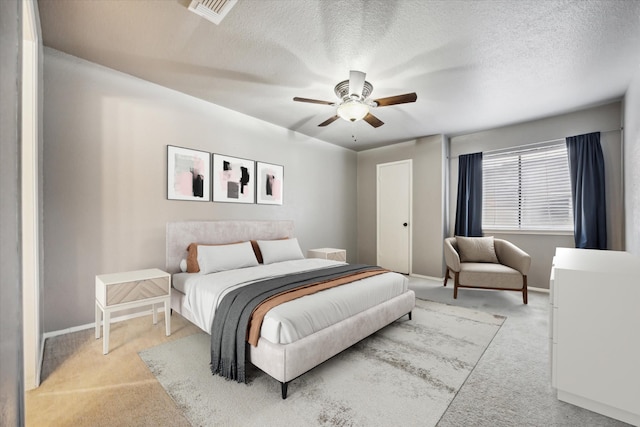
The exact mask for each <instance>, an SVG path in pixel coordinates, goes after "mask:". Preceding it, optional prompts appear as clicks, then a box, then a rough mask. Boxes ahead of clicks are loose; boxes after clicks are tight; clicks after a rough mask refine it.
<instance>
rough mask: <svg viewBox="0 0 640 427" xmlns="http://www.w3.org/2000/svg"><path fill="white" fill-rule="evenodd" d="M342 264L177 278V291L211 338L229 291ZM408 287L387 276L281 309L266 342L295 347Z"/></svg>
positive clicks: (307, 263) (304, 263) (274, 313)
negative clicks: (314, 334) (274, 278)
mask: <svg viewBox="0 0 640 427" xmlns="http://www.w3.org/2000/svg"><path fill="white" fill-rule="evenodd" d="M340 264H343V263H341V262H337V261H331V260H324V259H319V258H310V259H301V260H295V261H285V262H279V263H275V264H268V265H259V266H257V267H249V268H243V269H239V270H231V271H223V272H219V273H213V274H187V273H181V274H176V275H174V279H173V286H174V287H175V288H176V289H178V290H180V291H181V292H183V293H184V294H185V298H184V307H185V308H186V309H187V310H189V312H190V313H191V314H192V315H193V320H194V321H195V323H196V325H197V326H199V327H200V328H201V329H203V330H205V331H208V332H209V333H211V324H212V322H213V317H214V315H215V310H216V308H217V307H218V305H219V304H220V301H221V300H222V298H223V297H224V295H226V294H227V293H228V292H229V291H231V290H233V289H235V288H237V287H239V286H247V285H250V284H251V283H253V282H255V281H257V280H262V279H266V278H269V277H275V276H281V275H284V274H289V273H296V272H301V271H308V270H313V269H317V268H326V267H330V266H334V265H340ZM408 284H409V281H408V279H407V278H406V277H404V276H402V275H400V274H397V273H385V274H380V275H377V276H372V277H369V278H367V279H363V280H358V281H356V282H353V283H350V284H347V285H342V286H337V287H335V288H331V289H327V290H324V291H321V292H318V293H316V294H313V295H308V296H305V297H302V298H298V299H296V300H293V301H290V302H287V303H284V304H281V305H279V306H277V307H274V308H273V309H271V310H270V311H269V312H268V313H267V315H266V316H265V318H264V322H263V324H262V329H261V336H262V337H263V338H265V339H267V340H269V341H271V342H273V343H276V344H289V343H292V342H294V341H296V340H298V339H300V338H304V337H305V336H307V335H311V334H313V333H314V332H317V331H319V330H321V329H323V328H326V327H327V326H330V325H333V324H335V323H337V322H339V321H341V320H344V319H346V318H348V317H350V316H353V315H354V314H357V313H360V312H362V311H364V310H366V309H368V308H371V307H373V306H375V305H377V304H380V303H381V302H383V301H386V300H388V299H390V298H393V297H395V296H397V295H400V294H401V293H403V292H406V291H407V289H408Z"/></svg>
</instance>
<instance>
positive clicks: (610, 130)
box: [448, 127, 624, 160]
mask: <svg viewBox="0 0 640 427" xmlns="http://www.w3.org/2000/svg"><path fill="white" fill-rule="evenodd" d="M622 130H624V127H620V128H618V129H609V130H602V131H599V132H600V133H609V132H621V131H622ZM596 132H598V131H596ZM572 136H573V135H572ZM560 141H566V137H565V138H556V139H549V140H547V141H540V142H532V143H529V144H523V145H516V146H514V147H506V148H496V149H495V150H486V151H482V153H483V154H491V153H498V152H500V151H510V150H514V149H520V148H526V147H535V146H536V145H545V144H550V143H552V142H560ZM457 157H459V156H453V157H449V158H448V159H449V160H451V159H455V158H457Z"/></svg>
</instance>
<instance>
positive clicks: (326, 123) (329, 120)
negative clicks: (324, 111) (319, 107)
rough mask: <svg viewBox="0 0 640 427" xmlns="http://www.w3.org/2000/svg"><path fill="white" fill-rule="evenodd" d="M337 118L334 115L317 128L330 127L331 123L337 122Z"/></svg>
mask: <svg viewBox="0 0 640 427" xmlns="http://www.w3.org/2000/svg"><path fill="white" fill-rule="evenodd" d="M338 118H339V117H338V116H337V115H335V116H333V117H331V118H328V119H327V120H325V121H324V122H322V123H320V124H319V125H318V126H327V125H330V124H331V123H333V122H335V121H336V120H338Z"/></svg>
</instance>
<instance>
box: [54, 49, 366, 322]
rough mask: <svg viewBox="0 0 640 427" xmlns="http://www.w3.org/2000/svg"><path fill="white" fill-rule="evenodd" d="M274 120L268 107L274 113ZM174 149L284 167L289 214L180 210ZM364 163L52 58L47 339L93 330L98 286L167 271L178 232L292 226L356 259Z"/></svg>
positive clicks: (278, 209) (261, 208)
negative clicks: (183, 225) (103, 279)
mask: <svg viewBox="0 0 640 427" xmlns="http://www.w3.org/2000/svg"><path fill="white" fill-rule="evenodd" d="M265 108H268V106H265ZM167 145H177V146H182V147H188V148H193V149H199V150H203V151H208V152H212V153H213V152H215V153H220V154H225V155H230V156H236V157H242V158H247V159H253V160H260V161H265V162H270V163H276V164H280V165H284V205H283V206H270V205H244V204H234V203H213V202H186V201H173V200H171V201H169V200H167V199H166V186H167V185H166V179H167V177H166V160H167V159H166V151H167V148H166V146H167ZM356 167H357V159H356V153H355V152H354V151H351V150H347V149H344V148H340V147H337V146H335V145H331V144H327V143H324V142H321V141H318V140H314V139H310V138H309V137H306V136H304V135H301V134H298V133H295V132H291V131H288V130H286V129H283V128H280V127H277V126H274V125H271V124H268V123H266V122H263V121H260V120H256V119H254V118H251V117H248V116H245V115H242V114H239V113H237V112H234V111H231V110H227V109H224V108H222V107H219V106H216V105H213V104H210V103H207V102H204V101H202V100H199V99H196V98H193V97H190V96H187V95H184V94H181V93H178V92H175V91H172V90H169V89H166V88H163V87H160V86H158V85H155V84H151V83H149V82H146V81H143V80H140V79H137V78H134V77H132V76H129V75H126V74H122V73H120V72H117V71H114V70H111V69H107V68H104V67H101V66H98V65H96V64H93V63H90V62H86V61H84V60H80V59H78V58H75V57H72V56H69V55H66V54H63V53H60V52H58V51H55V50H51V49H48V48H47V49H45V56H44V228H45V229H44V244H45V249H44V251H45V252H44V255H45V284H44V286H45V289H44V308H45V329H46V331H57V330H62V329H66V328H70V327H74V326H79V325H84V324H89V323H91V322H93V320H94V298H95V288H94V283H95V275H96V274H102V273H109V272H118V271H127V270H134V269H142V268H152V267H159V268H163V267H164V265H165V224H166V222H167V221H174V220H205V219H206V220H216V219H219V220H220V219H291V220H294V221H295V224H296V232H297V236H298V239H299V241H300V244H301V246H302V249H303V250H304V251H306V250H307V249H310V248H314V247H325V246H326V247H338V248H344V249H346V250H347V253H348V257H349V259H350V260H354V259H355V254H356V232H357V231H356Z"/></svg>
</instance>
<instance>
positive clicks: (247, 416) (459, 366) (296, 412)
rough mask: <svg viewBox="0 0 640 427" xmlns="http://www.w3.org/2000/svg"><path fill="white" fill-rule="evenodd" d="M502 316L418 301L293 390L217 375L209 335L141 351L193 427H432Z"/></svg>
mask: <svg viewBox="0 0 640 427" xmlns="http://www.w3.org/2000/svg"><path fill="white" fill-rule="evenodd" d="M504 320H505V317H502V316H497V315H491V314H487V313H484V312H479V311H474V310H470V309H466V308H461V307H455V306H449V305H445V304H440V303H436V302H431V301H423V300H417V301H416V307H415V309H414V310H413V319H412V320H409V319H408V317H407V316H405V317H403V318H401V319H400V320H398V321H396V322H394V323H392V324H391V325H389V326H387V327H385V328H383V329H382V330H380V331H378V332H376V333H375V334H374V335H372V336H370V337H369V338H366V339H365V340H363V341H361V342H359V343H358V344H356V345H355V346H353V347H351V348H349V349H347V350H345V351H344V352H342V353H340V354H339V355H337V356H335V357H333V358H332V359H330V360H328V361H327V362H325V363H323V364H322V365H320V366H318V367H316V368H315V369H313V370H311V371H309V372H307V373H306V374H304V375H302V376H301V377H299V378H298V379H296V380H293V381H292V382H291V383H289V394H288V397H287V399H286V400H283V399H282V398H281V396H280V383H279V382H277V381H276V380H274V379H273V378H271V377H269V376H268V375H266V374H264V373H263V372H262V371H260V370H258V369H257V368H251V370H250V371H249V373H248V375H247V376H248V381H247V384H240V383H237V382H234V381H227V380H225V379H223V378H222V377H219V376H213V375H212V374H211V371H210V370H209V361H210V353H209V346H210V342H209V341H210V336H209V335H207V334H205V333H199V334H195V335H191V336H188V337H186V338H182V339H179V340H176V341H172V342H169V343H166V344H162V345H159V346H157V347H153V348H150V349H148V350H144V351H142V352H140V353H139V354H140V357H141V358H142V360H143V361H144V362H145V363H146V364H147V366H148V367H149V369H150V370H151V372H152V373H153V374H154V375H155V377H156V378H157V379H158V381H159V382H160V384H162V386H163V387H164V389H165V390H166V391H167V393H168V394H169V395H170V396H171V397H172V399H173V400H174V401H175V402H176V404H177V405H178V406H179V407H180V408H181V409H182V411H183V412H184V414H185V416H186V417H187V419H189V421H190V422H191V423H192V424H193V425H194V426H282V425H309V426H310V425H314V426H389V425H408V426H409V425H410V426H414V425H420V426H435V425H436V424H437V422H438V420H439V419H440V417H441V416H442V414H444V412H445V411H446V410H447V407H448V406H449V404H450V403H451V401H452V400H453V398H454V397H455V395H456V393H457V392H458V390H460V387H461V386H462V385H463V384H464V382H465V380H466V379H467V377H468V376H469V374H470V373H471V371H472V370H473V368H474V366H475V365H476V363H477V362H478V360H479V359H480V357H481V356H482V354H483V353H484V351H485V349H486V348H487V346H488V345H489V344H490V343H491V340H492V339H493V337H494V336H495V335H496V333H497V332H498V330H499V329H500V326H501V325H502V323H503V322H504Z"/></svg>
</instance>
